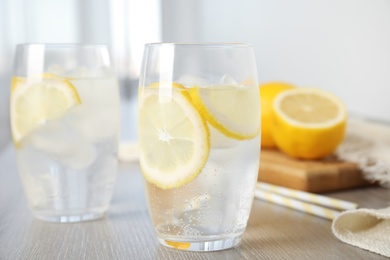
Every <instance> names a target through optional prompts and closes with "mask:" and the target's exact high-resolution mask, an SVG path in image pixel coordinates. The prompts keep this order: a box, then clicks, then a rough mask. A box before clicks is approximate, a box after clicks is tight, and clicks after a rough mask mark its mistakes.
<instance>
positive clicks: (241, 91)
mask: <svg viewBox="0 0 390 260" xmlns="http://www.w3.org/2000/svg"><path fill="white" fill-rule="evenodd" d="M190 94H191V98H192V102H193V103H194V105H195V107H196V108H197V109H198V111H199V113H200V114H201V115H202V116H203V118H205V119H206V120H207V121H208V122H209V123H210V125H212V126H213V127H214V128H215V129H217V130H218V131H219V132H221V133H222V134H224V135H225V136H227V137H230V138H233V139H237V140H246V139H252V138H254V137H256V136H258V135H259V132H260V120H259V118H260V109H259V108H260V104H259V103H260V100H259V89H258V87H250V86H243V85H215V86H208V87H205V88H201V87H193V88H191V89H190Z"/></svg>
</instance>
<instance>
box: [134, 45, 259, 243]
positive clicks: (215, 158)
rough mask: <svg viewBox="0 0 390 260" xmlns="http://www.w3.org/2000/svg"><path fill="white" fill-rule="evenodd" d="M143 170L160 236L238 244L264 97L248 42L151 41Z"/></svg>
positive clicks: (142, 122) (143, 103)
mask: <svg viewBox="0 0 390 260" xmlns="http://www.w3.org/2000/svg"><path fill="white" fill-rule="evenodd" d="M139 84H140V85H139V96H138V106H139V107H138V140H139V146H140V166H141V171H142V174H143V176H144V179H145V191H146V195H147V200H148V206H149V212H150V216H151V219H152V222H153V225H154V229H155V233H156V235H157V239H158V241H159V242H160V243H161V244H162V245H164V246H168V247H171V248H176V249H182V250H191V251H212V250H221V249H226V248H230V247H233V246H236V245H238V244H239V243H240V240H241V236H242V234H243V232H244V230H245V228H246V225H247V220H248V217H249V213H250V210H251V206H252V201H253V195H254V188H255V184H256V181H257V174H258V167H259V156H260V135H259V134H260V94H259V87H258V83H257V69H256V63H255V57H254V53H253V49H252V47H251V46H250V45H246V44H184V43H183V44H179V43H160V44H159V43H156V44H147V45H146V46H145V52H144V60H143V67H142V71H141V77H140V83H139Z"/></svg>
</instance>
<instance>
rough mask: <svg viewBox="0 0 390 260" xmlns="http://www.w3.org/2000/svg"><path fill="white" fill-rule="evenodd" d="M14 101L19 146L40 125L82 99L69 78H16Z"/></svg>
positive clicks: (15, 135) (13, 117)
mask: <svg viewBox="0 0 390 260" xmlns="http://www.w3.org/2000/svg"><path fill="white" fill-rule="evenodd" d="M10 103H11V127H12V137H13V140H14V142H15V144H16V145H18V144H19V143H20V142H21V140H22V139H23V138H24V137H25V136H26V135H27V134H29V133H30V132H31V131H32V130H34V129H35V128H36V127H38V126H39V125H42V124H45V122H46V121H48V120H52V119H55V118H58V117H61V116H62V115H63V114H64V113H65V112H66V111H67V110H68V109H70V108H71V107H73V106H74V105H77V104H80V103H81V100H80V97H79V95H78V93H77V91H76V89H75V87H74V86H73V85H72V84H71V83H70V82H69V81H68V80H65V79H60V78H21V77H15V78H13V79H12V84H11V102H10Z"/></svg>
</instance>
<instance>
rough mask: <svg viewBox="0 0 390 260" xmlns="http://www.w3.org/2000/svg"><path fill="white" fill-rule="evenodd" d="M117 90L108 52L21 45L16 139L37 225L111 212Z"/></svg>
mask: <svg viewBox="0 0 390 260" xmlns="http://www.w3.org/2000/svg"><path fill="white" fill-rule="evenodd" d="M118 91H119V90H118V84H117V79H116V77H115V75H114V73H113V70H112V68H111V66H110V58H109V53H108V50H107V47H106V46H103V45H75V44H21V45H18V46H17V50H16V56H15V67H14V77H13V79H12V84H11V102H10V104H11V126H12V136H13V141H14V145H15V149H16V155H17V162H18V168H19V174H20V179H21V181H22V184H23V188H24V192H25V194H26V197H27V201H28V205H29V208H30V209H31V211H32V213H33V215H34V216H35V217H36V218H38V219H41V220H45V221H51V222H76V221H84V220H92V219H96V218H100V217H102V216H103V214H104V212H106V211H107V209H108V207H109V204H110V200H111V197H112V193H113V188H114V183H115V179H116V173H117V150H118V138H119V136H118V135H119V118H120V116H119V93H118Z"/></svg>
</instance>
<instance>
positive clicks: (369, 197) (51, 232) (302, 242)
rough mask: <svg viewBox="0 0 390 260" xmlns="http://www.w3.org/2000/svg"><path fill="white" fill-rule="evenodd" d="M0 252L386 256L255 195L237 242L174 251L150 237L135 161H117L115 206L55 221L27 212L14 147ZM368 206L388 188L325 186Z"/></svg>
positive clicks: (2, 162)
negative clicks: (92, 217)
mask: <svg viewBox="0 0 390 260" xmlns="http://www.w3.org/2000/svg"><path fill="white" fill-rule="evenodd" d="M0 177H1V181H0V259H1V260H3V259H7V260H8V259H12V260H14V259H29V260H30V259H33V260H34V259H39V260H41V259H42V260H45V259H137V260H138V259H164V260H165V259H188V260H190V259H191V260H192V259H194V260H198V259H199V260H201V259H202V260H209V259H210V260H211V259H212V260H214V259H217V260H218V259H221V260H222V259H223V260H226V259H386V258H385V257H381V256H380V255H377V254H374V253H370V252H368V251H365V250H362V249H359V248H356V247H353V246H349V245H347V244H344V243H342V242H340V241H339V240H337V239H336V238H335V237H334V236H333V235H332V233H331V229H330V226H331V222H330V221H328V220H325V219H321V218H317V217H314V216H310V215H307V214H304V213H300V212H297V211H293V210H291V209H287V208H284V207H281V206H278V205H272V204H269V203H266V202H263V201H259V200H255V201H254V204H253V209H252V212H251V216H250V219H249V223H248V228H247V231H246V232H245V234H244V237H243V241H242V243H241V245H240V246H239V247H236V248H233V249H229V250H224V251H219V252H211V253H195V252H185V251H176V250H172V249H168V248H165V247H163V246H160V245H159V244H158V243H157V241H156V239H155V237H154V232H153V228H152V224H151V221H150V218H149V216H148V211H147V205H146V201H145V197H144V194H143V185H142V178H141V174H140V172H139V167H138V165H137V164H127V165H126V164H122V165H120V169H119V173H118V181H117V184H116V189H115V193H114V197H113V200H112V205H111V207H110V210H109V212H108V213H107V215H106V217H105V218H103V219H100V220H97V221H90V222H83V223H74V224H53V223H46V222H42V221H39V220H35V219H33V218H32V216H31V214H30V213H29V211H28V209H27V207H26V201H25V199H24V195H23V192H22V189H21V186H20V182H19V178H18V174H17V170H16V164H15V156H14V152H13V149H11V148H7V149H6V150H5V151H4V152H3V153H0ZM329 195H330V196H334V197H337V198H341V199H348V200H351V201H355V202H357V203H359V205H361V206H364V207H371V208H381V207H386V206H388V201H389V198H390V190H387V189H383V188H379V187H375V188H372V187H370V188H365V189H356V190H349V191H344V192H337V193H329Z"/></svg>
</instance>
